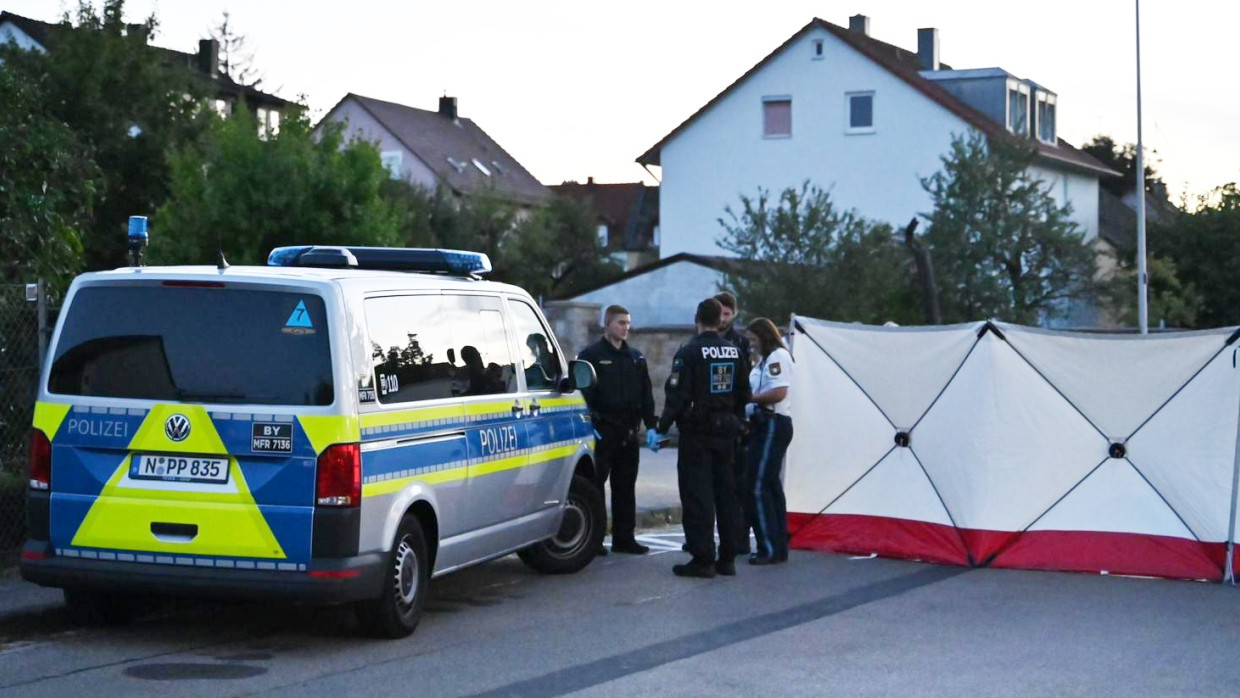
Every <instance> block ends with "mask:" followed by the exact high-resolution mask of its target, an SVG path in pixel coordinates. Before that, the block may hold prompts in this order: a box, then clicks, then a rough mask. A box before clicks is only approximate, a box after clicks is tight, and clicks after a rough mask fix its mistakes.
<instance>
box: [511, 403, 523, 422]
mask: <svg viewBox="0 0 1240 698" xmlns="http://www.w3.org/2000/svg"><path fill="white" fill-rule="evenodd" d="M512 416H513V417H514V418H517V419H520V418H521V401H520V400H517V401H516V402H514V403H512Z"/></svg>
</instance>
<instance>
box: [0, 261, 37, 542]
mask: <svg viewBox="0 0 1240 698" xmlns="http://www.w3.org/2000/svg"><path fill="white" fill-rule="evenodd" d="M38 297H39V291H38V286H27V285H25V284H0V554H4V553H11V552H14V551H16V550H17V549H18V548H20V547H21V544H22V541H23V540H24V538H25V536H26V514H25V504H26V481H27V473H26V469H27V458H28V453H29V449H30V423H31V419H32V418H33V416H34V403H35V398H36V396H37V386H38V382H39V357H40V351H41V350H42V347H43V342H42V341H41V335H42V334H43V333H42V330H41V327H43V326H45V325H46V322H43V323H41V322H40V317H39V316H40V312H41V311H42V312H43V313H44V315H46V309H45V306H44V304H43V303H40V302H38ZM44 320H46V317H45V318H44Z"/></svg>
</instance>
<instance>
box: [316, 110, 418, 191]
mask: <svg viewBox="0 0 1240 698" xmlns="http://www.w3.org/2000/svg"><path fill="white" fill-rule="evenodd" d="M328 118H330V119H331V120H332V121H343V122H345V123H346V124H347V126H346V127H345V130H344V132H345V140H349V139H351V138H354V137H356V138H360V139H362V140H364V141H369V142H371V143H374V144H375V148H376V149H377V150H378V151H379V152H380V153H381V154H382V153H385V152H392V151H395V152H398V153H400V154H401V166H400V174H401V178H402V179H404V180H405V181H406V182H409V183H410V184H415V185H419V186H422V187H425V188H426V189H429V190H432V191H433V190H434V189H435V187H436V186H437V184H438V179H437V178H436V177H435V173H434V172H432V171H431V169H430V168H429V167H427V166H426V163H424V162H422V160H421V159H419V158H418V156H416V155H414V154H413V152H412V151H411V150H409V149H408V148H406V147H405V146H404V144H402V143H401V142H400V141H399V140H397V139H396V137H395V136H393V135H392V134H391V133H390V132H389V131H388V130H387V129H386V128H384V127H383V125H382V124H380V123H379V122H378V121H377V120H376V119H375V118H374V117H373V116H371V115H370V113H369V112H367V111H366V110H365V109H363V108H362V106H361V105H360V104H358V103H357V102H355V101H353V100H346V101H345V102H343V103H341V104H339V105H337V107H336V108H335V109H333V110H332V112H331V113H330V114H328Z"/></svg>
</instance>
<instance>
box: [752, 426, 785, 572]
mask: <svg viewBox="0 0 1240 698" xmlns="http://www.w3.org/2000/svg"><path fill="white" fill-rule="evenodd" d="M791 442H792V418H791V417H785V416H784V415H774V416H771V417H769V418H767V419H766V420H765V421H763V422H762V423H761V424H760V425H758V426H756V427H755V428H754V429H753V431H751V432H750V433H749V457H748V463H747V467H746V468H745V482H746V488H747V489H748V490H749V496H750V497H751V500H750V501H751V502H752V503H753V509H752V511H751V512H750V513H751V516H752V518H751V519H750V522H751V523H752V524H753V533H754V538H756V539H757V542H758V553H760V554H762V555H766V556H769V557H777V556H786V555H787V554H788V508H787V504H786V503H785V502H784V483H783V481H782V480H781V479H780V477H779V476H780V473H781V472H782V471H783V467H784V454H785V453H786V452H787V451H788V444H789V443H791Z"/></svg>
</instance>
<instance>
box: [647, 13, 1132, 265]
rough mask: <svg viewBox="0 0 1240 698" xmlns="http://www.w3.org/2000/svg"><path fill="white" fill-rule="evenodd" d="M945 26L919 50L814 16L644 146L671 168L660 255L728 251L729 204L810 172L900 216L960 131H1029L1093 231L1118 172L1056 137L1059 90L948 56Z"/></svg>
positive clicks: (926, 203)
mask: <svg viewBox="0 0 1240 698" xmlns="http://www.w3.org/2000/svg"><path fill="white" fill-rule="evenodd" d="M938 56H939V38H938V30H936V29H920V30H918V51H917V52H916V53H914V52H912V51H906V50H904V49H901V48H899V47H896V46H893V45H891V44H887V43H884V42H882V41H878V40H876V39H874V38H873V37H871V36H870V35H869V19H868V18H866V17H864V16H862V15H857V16H854V17H852V18H851V21H850V26H849V28H844V27H840V26H837V25H834V24H831V23H830V22H826V21H824V20H821V19H814V20H813V21H812V22H810V23H809V24H807V25H805V27H804V28H802V29H801V30H800V31H798V32H797V33H796V34H794V35H793V36H792V37H791V38H789V39H788V40H787V41H785V42H784V43H783V45H781V46H780V47H779V48H777V49H775V51H774V52H772V53H771V54H770V55H769V56H767V57H766V58H764V59H762V61H760V62H759V63H758V64H757V65H755V66H754V67H753V68H751V69H750V70H749V71H748V72H747V73H745V74H744V75H742V76H741V77H740V78H738V79H737V80H736V81H735V82H734V83H732V84H731V85H729V86H728V87H727V88H726V89H725V90H723V92H721V93H720V94H719V95H718V96H716V97H715V98H714V99H712V100H711V101H710V102H709V103H707V104H706V105H705V106H703V107H702V108H701V109H699V110H698V111H697V112H696V113H694V114H693V115H692V116H690V117H689V118H688V119H686V120H685V121H684V122H683V123H682V124H680V126H678V127H676V129H675V130H673V131H672V132H671V133H669V134H668V135H667V136H665V137H664V138H663V139H662V140H661V141H659V142H658V143H657V144H655V145H654V146H653V147H652V148H650V150H648V151H647V152H646V153H644V154H643V155H642V156H641V157H639V158H638V162H639V163H641V164H643V165H646V166H659V167H661V168H662V184H661V191H660V209H659V220H660V228H661V238H662V239H661V245H660V256H661V257H669V256H674V255H677V254H680V253H691V254H695V255H711V256H713V255H726V254H728V253H727V252H725V251H723V250H721V249H720V248H719V247H718V246H717V244H716V241H717V240H718V239H719V238H720V236H721V234H722V232H723V231H722V228H721V227H720V225H719V223H718V218H719V217H720V216H721V215H722V214H723V210H724V207H725V206H728V205H732V206H733V207H734V208H735V207H737V206H738V205H739V198H740V195H742V194H744V195H749V196H752V195H754V194H756V192H757V190H758V188H759V187H761V188H765V189H769V190H770V191H771V192H772V193H778V192H779V191H782V190H783V189H785V188H787V187H799V186H800V185H801V183H803V182H804V181H806V180H809V181H811V182H812V183H814V184H816V185H818V186H820V187H823V188H825V189H829V190H830V192H831V195H832V198H833V199H834V200H835V202H836V203H837V204H839V205H840V206H841V207H843V208H855V209H857V210H858V211H859V212H860V213H861V215H863V216H865V217H866V218H869V219H871V220H876V221H883V222H887V223H890V224H891V225H892V226H894V227H896V228H897V229H898V228H900V227H902V226H904V225H905V224H906V223H907V222H908V221H909V220H910V219H912V218H914V217H915V216H917V215H918V214H920V213H928V212H929V210H930V208H931V206H930V198H929V196H928V195H927V193H926V192H925V191H924V189H923V188H922V186H921V179H922V178H924V177H927V176H929V175H932V174H934V173H935V172H937V171H938V170H939V169H940V168H941V166H942V163H941V160H940V158H941V156H942V155H943V154H944V153H946V152H947V150H948V147H949V145H950V143H951V139H952V136H953V134H962V135H963V134H965V133H966V132H967V131H969V130H970V129H975V130H978V131H981V132H982V133H984V134H986V135H987V136H988V137H989V138H992V139H993V138H996V137H998V138H1021V139H1026V140H1028V141H1029V142H1030V143H1032V144H1033V145H1034V146H1035V147H1036V149H1037V153H1038V156H1039V157H1038V161H1037V165H1036V166H1035V168H1034V169H1035V173H1036V175H1037V176H1038V177H1039V178H1041V179H1042V180H1043V181H1045V182H1046V183H1047V184H1048V185H1050V188H1051V192H1052V194H1053V196H1054V197H1055V198H1056V199H1057V201H1058V202H1059V203H1061V204H1062V203H1071V204H1072V207H1073V219H1074V220H1075V222H1076V223H1077V224H1079V225H1080V226H1081V228H1083V229H1084V231H1085V234H1086V238H1087V239H1092V238H1095V237H1096V236H1097V234H1098V178H1099V177H1104V176H1113V175H1116V174H1118V173H1115V172H1113V171H1111V170H1110V169H1108V168H1107V167H1106V166H1105V165H1103V164H1102V163H1101V162H1099V161H1097V160H1095V159H1094V158H1093V157H1091V156H1090V155H1088V154H1086V153H1084V152H1082V151H1080V150H1078V149H1076V148H1074V147H1073V146H1072V145H1070V144H1068V143H1066V142H1064V141H1063V139H1060V138H1058V136H1057V134H1056V132H1055V119H1056V110H1057V109H1058V102H1059V98H1058V96H1057V95H1056V94H1055V93H1053V92H1051V91H1050V90H1048V89H1046V88H1045V87H1043V86H1041V85H1039V84H1037V83H1035V82H1033V81H1030V80H1026V79H1021V78H1018V77H1016V76H1014V75H1011V74H1010V73H1007V72H1006V71H1003V70H1001V69H999V68H985V69H980V70H951V69H950V68H949V67H948V66H946V65H943V64H941V63H940V62H939V60H938Z"/></svg>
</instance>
